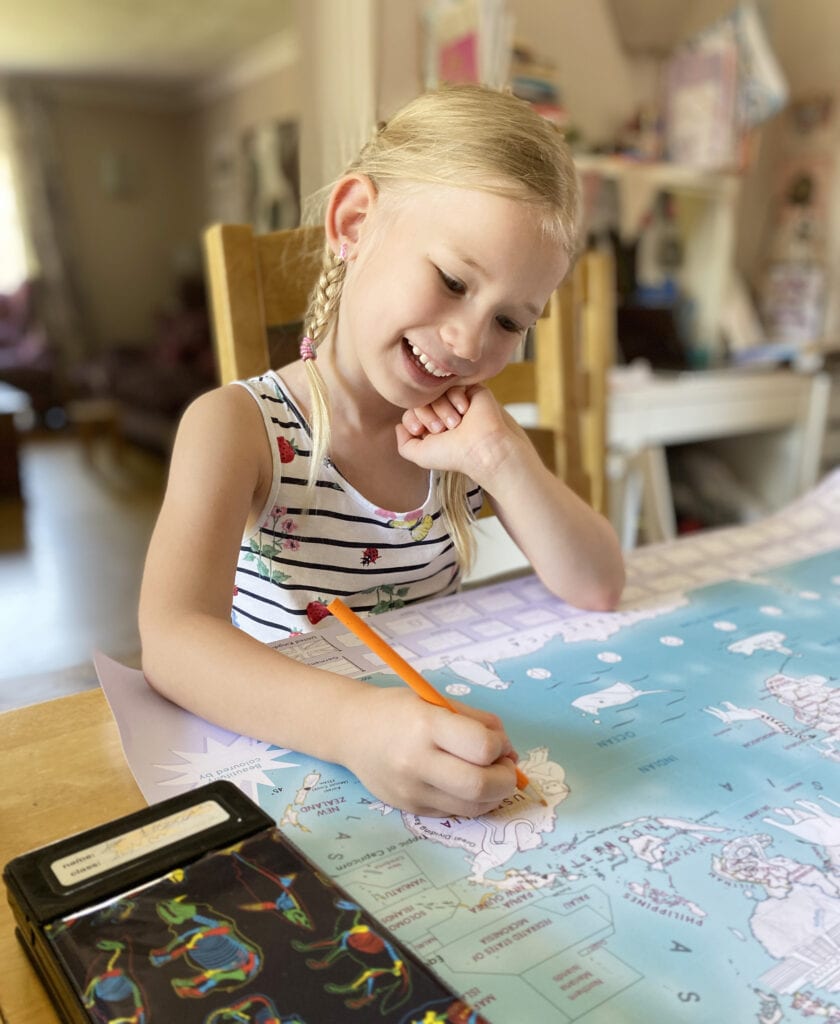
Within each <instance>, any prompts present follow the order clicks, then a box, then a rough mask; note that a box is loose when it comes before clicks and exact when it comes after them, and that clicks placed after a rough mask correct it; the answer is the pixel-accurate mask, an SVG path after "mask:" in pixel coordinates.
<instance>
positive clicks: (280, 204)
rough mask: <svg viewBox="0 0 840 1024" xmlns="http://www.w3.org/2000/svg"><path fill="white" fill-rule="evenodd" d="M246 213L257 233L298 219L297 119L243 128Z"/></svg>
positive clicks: (293, 225) (293, 223) (298, 167)
mask: <svg viewBox="0 0 840 1024" xmlns="http://www.w3.org/2000/svg"><path fill="white" fill-rule="evenodd" d="M243 149H244V163H245V168H244V170H245V174H244V183H245V216H246V218H247V220H248V221H249V222H250V223H251V224H252V225H253V227H254V229H255V230H256V231H258V232H260V233H262V232H265V231H277V230H281V229H285V228H293V227H297V226H298V224H299V223H300V164H299V159H298V124H297V122H296V121H269V122H267V123H265V124H261V125H257V126H255V127H254V128H252V129H251V130H250V131H248V132H246V134H245V136H244V139H243Z"/></svg>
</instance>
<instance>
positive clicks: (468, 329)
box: [440, 317, 484, 363]
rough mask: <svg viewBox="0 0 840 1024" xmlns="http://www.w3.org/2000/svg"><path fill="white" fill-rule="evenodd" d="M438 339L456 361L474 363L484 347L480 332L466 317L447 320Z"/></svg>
mask: <svg viewBox="0 0 840 1024" xmlns="http://www.w3.org/2000/svg"><path fill="white" fill-rule="evenodd" d="M440 337H441V341H442V342H443V343H444V345H445V346H446V347H447V348H448V349H449V351H450V352H451V353H452V354H453V355H454V356H457V358H458V359H465V360H467V362H470V363H474V362H476V361H477V360H478V359H479V358H480V356H481V352H482V349H483V347H484V339H483V336H482V330H481V328H480V327H479V326H478V325H477V324H475V323H472V322H471V321H470V320H468V319H467V318H466V317H464V318H463V319H461V318H453V319H450V320H447V322H446V323H445V324H444V325H443V326H442V327H441V329H440Z"/></svg>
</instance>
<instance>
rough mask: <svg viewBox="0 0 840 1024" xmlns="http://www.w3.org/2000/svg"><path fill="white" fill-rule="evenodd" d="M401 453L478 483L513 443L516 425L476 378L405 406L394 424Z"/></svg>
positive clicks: (520, 438)
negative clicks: (427, 401) (423, 401)
mask: <svg viewBox="0 0 840 1024" xmlns="http://www.w3.org/2000/svg"><path fill="white" fill-rule="evenodd" d="M396 431H397V447H398V448H399V452H400V455H402V457H403V458H404V459H407V460H408V461H409V462H413V463H415V464H416V465H418V466H421V467H422V468H423V469H437V470H447V469H449V470H457V471H458V472H461V473H466V474H467V476H469V477H470V478H471V479H473V480H475V482H476V483H478V484H481V485H482V486H487V484H488V483H489V479H488V474H492V473H493V472H495V470H496V469H497V468H498V466H499V464H500V462H501V460H502V459H503V458H506V457H507V456H509V455H510V454H511V453H512V452H513V451H514V450H515V449H516V447H517V446H519V445H522V444H523V442H524V444H525V445H527V444H528V442H527V440H526V439H525V435H524V433H523V431H522V430H521V428H519V427H518V426H517V425H516V423H515V422H514V420H513V418H512V417H511V416H509V415H508V414H507V413H506V412H505V411H504V409H502V407H501V406H500V405H499V403H498V402H497V401H496V399H495V398H494V397H493V395H492V393H491V392H490V391H489V390H488V389H487V388H486V387H483V386H482V385H480V384H475V385H473V386H472V387H469V388H462V387H453V388H450V389H449V391H447V392H446V394H445V395H443V396H442V397H441V398H439V399H438V400H437V401H436V402H433V403H432V404H431V405H425V406H422V407H421V408H418V409H408V410H407V411H406V412H405V413H404V414H403V418H402V422H400V423H398V424H397V427H396Z"/></svg>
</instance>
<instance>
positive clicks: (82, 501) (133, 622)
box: [0, 435, 166, 710]
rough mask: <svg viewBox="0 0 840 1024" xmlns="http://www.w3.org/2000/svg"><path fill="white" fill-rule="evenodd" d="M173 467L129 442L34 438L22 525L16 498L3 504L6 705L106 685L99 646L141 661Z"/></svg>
mask: <svg viewBox="0 0 840 1024" xmlns="http://www.w3.org/2000/svg"><path fill="white" fill-rule="evenodd" d="M165 473H166V467H165V464H164V462H163V461H162V460H160V459H158V458H156V457H154V456H151V455H149V454H148V453H146V452H142V451H139V450H136V449H133V448H131V447H130V446H125V445H123V446H122V447H121V448H120V449H115V448H114V447H113V446H112V445H111V444H110V443H108V442H106V441H100V442H99V443H97V444H95V445H94V446H93V447H92V448H88V449H85V448H84V447H83V446H82V445H81V444H80V442H79V441H78V440H76V439H74V438H72V437H68V436H66V435H53V436H47V437H42V438H38V439H29V440H26V441H24V444H23V445H22V451H21V477H22V488H23V493H24V506H23V519H22V522H23V530H22V536H20V535H19V534H20V532H21V531H19V529H18V528H17V526H16V524H15V518H16V517H15V515H14V511H15V510H14V508H13V507H9V506H8V505H6V507H5V508H4V509H2V510H0V710H5V709H8V708H11V707H18V706H21V705H24V704H31V703H34V702H36V701H39V700H44V699H47V698H50V697H56V696H61V695H63V694H65V693H70V692H73V691H75V690H78V689H82V688H85V687H88V686H92V685H95V677H94V675H93V670H92V667H91V664H90V657H91V652H92V651H93V650H94V649H97V648H98V649H100V650H103V651H105V652H106V653H107V654H110V655H112V656H113V657H116V658H118V659H121V660H123V661H125V662H127V663H131V664H137V663H138V658H139V648H140V641H139V637H138V632H137V598H138V594H139V587H140V578H141V574H142V567H143V560H144V557H145V551H146V546H147V544H148V540H149V536H150V535H151V531H152V528H153V526H154V521H155V517H156V515H157V510H158V508H159V506H160V500H161V497H162V494H163V486H164V482H165ZM59 670H60V671H59ZM56 673H58V675H56Z"/></svg>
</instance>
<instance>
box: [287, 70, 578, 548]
mask: <svg viewBox="0 0 840 1024" xmlns="http://www.w3.org/2000/svg"><path fill="white" fill-rule="evenodd" d="M350 172H356V173H360V174H364V175H366V176H367V177H368V178H369V179H370V180H371V182H372V183H373V185H374V187H375V188H376V190H377V192H378V193H387V192H391V191H394V192H396V191H399V190H400V188H401V187H405V186H406V185H410V184H412V183H415V184H431V185H448V186H454V187H457V188H468V189H478V190H481V191H485V192H491V193H493V194H495V195H500V196H504V197H506V198H510V199H514V200H517V201H519V202H523V203H527V204H528V205H530V206H532V207H534V208H535V209H536V210H537V211H538V213H539V216H540V224H541V226H542V230H543V232H544V233H545V235H546V237H548V238H549V239H550V240H551V241H553V242H556V243H557V245H558V246H560V247H561V248H562V250H563V251H564V252H565V254H566V255H567V257H568V259H569V262H570V263H571V262H572V261H573V260H574V257H575V254H576V247H577V237H578V229H579V221H580V208H581V203H580V189H579V185H578V180H577V174H576V172H575V167H574V163H573V161H572V157H571V154H570V152H569V150H568V147H567V146H566V143H565V142H564V140H563V136H562V135H561V133H560V132H559V130H558V129H557V128H556V126H555V125H553V124H552V123H551V122H549V121H547V120H546V119H545V118H543V117H541V116H540V115H539V114H537V113H535V111H534V110H533V109H532V108H531V107H530V106H529V105H528V104H527V103H525V102H524V101H523V100H519V99H516V98H515V97H514V96H512V95H510V94H509V93H503V92H498V91H496V90H493V89H488V88H485V87H483V86H476V85H458V86H445V87H443V88H441V89H438V90H435V91H434V92H429V93H425V94H424V95H422V96H419V97H418V98H417V99H415V100H413V101H412V102H411V103H409V104H408V105H407V106H405V107H403V108H402V110H400V111H398V112H397V113H396V114H395V115H394V116H393V117H392V118H391V119H390V121H388V122H387V123H383V124H380V125H378V126H377V128H376V131H375V132H374V134H373V136H372V138H371V139H370V141H369V142H368V143H367V144H366V145H365V146H364V147H363V149H362V151H361V152H360V153H359V156H358V157H357V158H356V160H354V161H353V162H352V163H351V164H350V166H349V167H348V168H347V171H346V172H345V173H350ZM344 269H345V266H344V263H343V262H342V261H341V260H340V259H339V258H338V257H337V256H336V255H335V253H334V252H333V251H332V249H331V248H330V246H329V244H327V245H326V247H325V249H324V254H323V260H322V264H321V273H320V275H319V278H318V281H317V284H316V285H315V288H314V290H313V292H312V296H311V298H310V304H309V309H308V310H307V313H306V317H305V319H304V331H305V333H306V335H307V337H308V338H310V339H311V341H312V343H313V345H317V344H318V342H320V341H322V340H323V339H324V338H325V337H326V335H327V334H328V332H329V330H330V329H331V327H332V326H333V324H334V323H335V320H336V316H337V314H338V306H339V303H340V301H341V291H342V286H343V282H344ZM304 365H305V366H306V370H307V374H308V380H309V388H310V401H311V416H310V418H311V425H312V434H313V437H312V460H311V464H310V476H309V484H310V489H311V490H312V491H313V493H314V484H315V477H316V474H317V472H318V469H319V467H320V465H321V463H322V462H323V460H324V458H325V456H326V455H327V452H328V451H329V443H330V416H329V400H328V396H327V391H326V386H325V384H324V380H323V378H322V377H321V374H320V373H319V372H318V368H317V365H316V361H315V360H314V359H310V360H307V361H306V363H305V364H304ZM466 495H467V480H466V478H465V477H464V476H463V475H462V474H460V473H454V472H445V473H443V474H442V479H441V508H442V512H443V516H444V521H445V522H446V525H447V528H448V530H449V532H450V535H451V536H452V540H453V543H454V545H455V550H456V553H457V556H458V560H459V562H460V564H461V566H462V567H464V568H466V567H468V566H469V564H470V563H471V561H472V557H473V551H474V540H473V537H472V530H471V524H472V521H473V518H474V517H473V515H472V513H471V511H470V509H469V506H468V504H467V497H466Z"/></svg>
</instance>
